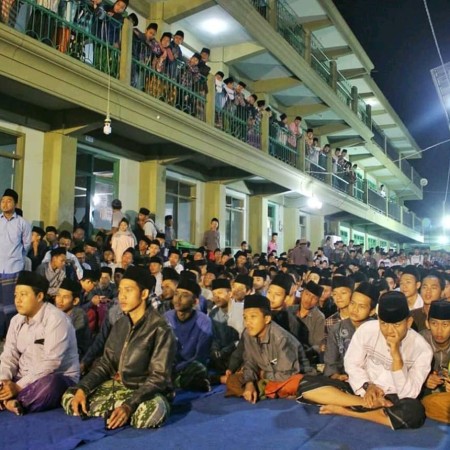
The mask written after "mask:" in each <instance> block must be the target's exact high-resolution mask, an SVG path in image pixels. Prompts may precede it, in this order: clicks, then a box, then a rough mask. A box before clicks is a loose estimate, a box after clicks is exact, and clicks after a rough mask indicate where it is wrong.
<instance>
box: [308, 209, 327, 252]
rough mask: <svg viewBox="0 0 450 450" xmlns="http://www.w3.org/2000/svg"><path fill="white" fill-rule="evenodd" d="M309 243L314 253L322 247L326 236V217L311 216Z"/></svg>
mask: <svg viewBox="0 0 450 450" xmlns="http://www.w3.org/2000/svg"><path fill="white" fill-rule="evenodd" d="M309 226H310V229H309V241H310V242H311V247H310V248H311V250H312V251H314V250H315V249H317V247H320V245H321V244H322V240H323V238H324V235H325V219H324V216H320V215H317V216H316V215H311V216H310V218H309Z"/></svg>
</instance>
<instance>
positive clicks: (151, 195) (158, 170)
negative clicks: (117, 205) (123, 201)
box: [139, 161, 166, 226]
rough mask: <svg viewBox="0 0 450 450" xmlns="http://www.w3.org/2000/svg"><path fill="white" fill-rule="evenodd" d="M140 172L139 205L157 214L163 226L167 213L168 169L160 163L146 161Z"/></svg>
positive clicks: (159, 223) (158, 221)
mask: <svg viewBox="0 0 450 450" xmlns="http://www.w3.org/2000/svg"><path fill="white" fill-rule="evenodd" d="M139 172H140V173H139V205H140V207H145V208H148V209H149V210H150V213H151V214H155V216H156V224H157V225H159V226H161V225H162V224H164V215H165V211H166V168H165V166H163V165H161V164H160V163H158V161H144V162H141V167H140V171H139Z"/></svg>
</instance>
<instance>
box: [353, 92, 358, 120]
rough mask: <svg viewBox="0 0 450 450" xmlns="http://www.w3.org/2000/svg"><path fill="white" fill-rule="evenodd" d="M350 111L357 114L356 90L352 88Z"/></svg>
mask: <svg viewBox="0 0 450 450" xmlns="http://www.w3.org/2000/svg"><path fill="white" fill-rule="evenodd" d="M352 111H353V112H354V113H355V114H358V88H357V87H356V86H352Z"/></svg>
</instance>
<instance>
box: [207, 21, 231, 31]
mask: <svg viewBox="0 0 450 450" xmlns="http://www.w3.org/2000/svg"><path fill="white" fill-rule="evenodd" d="M202 28H203V30H205V31H207V32H208V33H211V34H220V33H223V32H224V31H225V30H226V29H227V28H228V24H227V23H226V22H225V21H224V20H222V19H208V20H205V21H204V22H203V24H202Z"/></svg>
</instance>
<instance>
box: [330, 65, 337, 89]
mask: <svg viewBox="0 0 450 450" xmlns="http://www.w3.org/2000/svg"><path fill="white" fill-rule="evenodd" d="M330 71H331V79H330V86H331V89H333V91H335V92H336V90H337V79H338V70H337V62H336V60H334V59H333V60H331V61H330Z"/></svg>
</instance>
